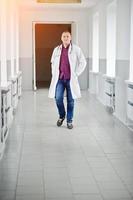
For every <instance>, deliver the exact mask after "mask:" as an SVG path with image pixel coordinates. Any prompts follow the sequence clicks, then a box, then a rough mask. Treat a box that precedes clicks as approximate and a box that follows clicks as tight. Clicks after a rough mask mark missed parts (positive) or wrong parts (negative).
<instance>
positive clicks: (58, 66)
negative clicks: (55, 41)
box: [48, 31, 86, 129]
mask: <svg viewBox="0 0 133 200" xmlns="http://www.w3.org/2000/svg"><path fill="white" fill-rule="evenodd" d="M61 41H62V44H61V45H60V46H57V47H56V48H55V49H54V51H53V54H52V58H51V67H52V80H51V84H50V88H49V95H48V96H49V97H50V98H55V100H56V105H57V108H58V113H59V119H58V121H57V126H61V125H62V123H63V121H64V119H65V117H66V120H67V128H68V129H72V128H73V124H72V121H73V112H74V99H76V98H79V97H81V93H80V87H79V83H78V76H79V75H80V74H81V73H82V72H83V71H84V69H85V67H86V59H85V57H84V55H83V53H82V51H81V49H80V48H79V47H78V46H76V45H74V44H72V43H71V34H70V32H69V31H64V32H63V33H62V35H61ZM65 91H66V97H67V109H66V110H65V106H64V102H63V100H64V92H65Z"/></svg>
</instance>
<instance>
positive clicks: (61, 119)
mask: <svg viewBox="0 0 133 200" xmlns="http://www.w3.org/2000/svg"><path fill="white" fill-rule="evenodd" d="M64 119H65V117H63V118H59V119H58V121H57V126H61V125H62V124H63V121H64Z"/></svg>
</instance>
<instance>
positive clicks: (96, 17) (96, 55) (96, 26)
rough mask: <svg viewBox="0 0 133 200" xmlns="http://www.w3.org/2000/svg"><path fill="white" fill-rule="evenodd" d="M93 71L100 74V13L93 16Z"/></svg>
mask: <svg viewBox="0 0 133 200" xmlns="http://www.w3.org/2000/svg"><path fill="white" fill-rule="evenodd" d="M92 49H93V50H92V71H93V72H99V13H98V12H97V13H95V14H94V15H93V44H92Z"/></svg>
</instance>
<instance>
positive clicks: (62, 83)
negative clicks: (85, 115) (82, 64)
mask: <svg viewBox="0 0 133 200" xmlns="http://www.w3.org/2000/svg"><path fill="white" fill-rule="evenodd" d="M65 89H66V95H67V113H66V111H65V106H64V91H65ZM55 100H56V105H57V108H58V113H59V117H60V118H64V117H65V115H66V117H67V122H72V119H73V110H74V99H73V98H72V93H71V88H70V80H58V82H57V85H56V91H55Z"/></svg>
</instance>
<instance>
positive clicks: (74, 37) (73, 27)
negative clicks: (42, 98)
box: [32, 21, 78, 91]
mask: <svg viewBox="0 0 133 200" xmlns="http://www.w3.org/2000/svg"><path fill="white" fill-rule="evenodd" d="M36 24H70V25H71V33H72V40H73V42H74V43H76V44H78V34H77V33H78V31H77V24H76V22H74V21H47V22H44V21H33V22H32V69H33V73H32V81H33V83H32V85H33V90H35V91H36V90H37V87H36V52H35V25H36Z"/></svg>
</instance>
